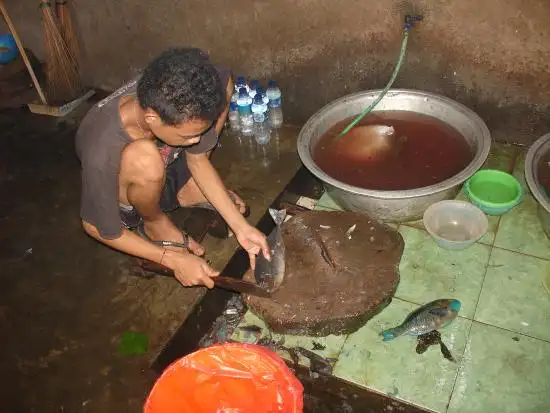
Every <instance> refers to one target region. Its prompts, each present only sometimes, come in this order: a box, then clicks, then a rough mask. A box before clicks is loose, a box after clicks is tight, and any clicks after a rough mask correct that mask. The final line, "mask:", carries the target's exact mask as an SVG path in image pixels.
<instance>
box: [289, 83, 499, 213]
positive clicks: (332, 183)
mask: <svg viewBox="0 0 550 413" xmlns="http://www.w3.org/2000/svg"><path fill="white" fill-rule="evenodd" d="M380 92H381V91H380V90H373V91H366V92H360V93H355V94H352V95H348V96H344V97H343V98H340V99H338V100H336V101H334V102H332V103H330V104H328V105H326V106H325V107H323V108H322V109H321V110H319V111H318V112H317V113H315V114H314V115H313V116H312V117H311V118H310V119H309V120H308V121H307V123H306V124H305V125H304V127H303V128H302V130H301V131H300V134H299V136H298V154H299V156H300V159H301V161H302V163H303V164H304V166H305V167H306V168H307V169H309V170H310V171H311V172H312V173H313V174H314V175H315V176H316V177H317V178H319V179H320V180H321V181H322V182H323V184H324V186H325V189H326V191H327V192H328V193H329V195H330V196H331V197H332V198H333V199H334V200H335V201H336V202H338V204H340V206H341V207H342V208H344V209H347V210H351V211H357V212H362V213H366V214H368V215H370V216H372V217H374V218H376V219H378V220H379V221H383V222H405V221H411V220H416V219H420V218H421V217H422V215H423V214H424V211H425V210H426V209H427V208H428V206H430V205H431V204H433V203H434V202H437V201H441V200H445V199H451V198H454V197H455V196H456V194H457V193H458V191H459V189H460V186H461V184H462V183H463V182H464V181H465V180H466V179H468V178H469V177H470V176H472V175H473V174H474V173H475V172H476V171H477V170H478V169H479V168H480V167H481V166H482V165H483V163H484V162H485V160H486V159H487V156H488V155H489V150H490V147H491V135H490V133H489V129H488V128H487V125H485V123H484V122H483V121H482V120H481V118H480V117H479V116H478V115H476V114H475V113H474V112H472V111H471V110H470V109H468V108H467V107H465V106H464V105H461V104H460V103H458V102H455V101H453V100H451V99H448V98H445V97H443V96H439V95H435V94H432V93H428V92H422V91H416V90H406V89H393V90H391V91H390V92H388V94H387V95H386V96H385V97H384V98H383V99H382V100H381V101H380V103H379V104H378V105H377V106H376V111H387V110H405V111H411V112H415V113H419V114H424V115H428V116H432V117H434V118H437V119H440V120H441V121H443V122H445V123H447V124H449V125H450V126H452V127H454V128H455V129H456V130H457V131H459V132H460V133H461V134H462V136H464V139H465V140H466V141H467V142H468V145H470V147H471V148H472V151H473V153H474V157H473V159H472V161H471V162H470V163H469V164H468V165H467V166H466V167H465V168H464V170H462V171H461V172H459V173H458V174H457V175H455V176H453V177H451V178H449V179H447V180H445V181H442V182H440V183H438V184H435V185H431V186H427V187H423V188H417V189H410V190H399V191H395V190H391V191H380V190H368V189H363V188H358V187H356V186H352V185H348V184H345V183H343V182H340V181H338V180H336V179H334V178H332V177H331V176H329V175H327V174H326V173H325V172H323V171H322V170H321V169H320V168H319V167H318V166H317V165H316V164H315V162H314V161H313V158H312V149H313V148H314V147H315V145H316V143H317V141H318V140H319V138H320V137H321V136H322V135H323V134H324V133H325V132H326V131H327V129H329V128H330V127H331V126H332V125H334V123H336V122H338V121H340V120H343V119H346V118H349V117H351V116H354V115H357V114H358V113H360V112H361V111H362V110H363V109H364V108H365V107H367V106H368V105H369V104H370V103H372V101H374V99H376V97H377V96H378V95H379V93H380Z"/></svg>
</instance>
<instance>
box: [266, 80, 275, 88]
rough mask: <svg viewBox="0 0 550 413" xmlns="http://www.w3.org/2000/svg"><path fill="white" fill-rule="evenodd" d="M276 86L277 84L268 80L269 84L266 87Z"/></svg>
mask: <svg viewBox="0 0 550 413" xmlns="http://www.w3.org/2000/svg"><path fill="white" fill-rule="evenodd" d="M276 86H277V82H276V81H275V80H270V81H269V83H268V84H267V87H276Z"/></svg>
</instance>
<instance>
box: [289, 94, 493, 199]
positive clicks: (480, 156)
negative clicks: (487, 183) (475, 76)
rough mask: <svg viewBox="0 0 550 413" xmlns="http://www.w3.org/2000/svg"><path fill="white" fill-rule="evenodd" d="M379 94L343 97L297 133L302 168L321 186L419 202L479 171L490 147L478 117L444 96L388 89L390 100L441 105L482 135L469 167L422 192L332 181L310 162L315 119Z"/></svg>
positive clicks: (362, 194) (489, 136)
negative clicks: (402, 97) (429, 101)
mask: <svg viewBox="0 0 550 413" xmlns="http://www.w3.org/2000/svg"><path fill="white" fill-rule="evenodd" d="M381 91H382V90H368V91H362V92H357V93H352V94H349V95H345V96H343V97H341V98H339V99H337V100H334V101H333V102H331V103H329V104H327V105H325V106H323V107H322V108H321V109H319V110H318V111H317V112H316V113H315V114H313V115H312V116H311V117H310V118H309V120H308V121H307V122H306V123H305V125H304V126H303V127H302V129H301V130H300V133H299V135H298V140H297V146H298V155H299V157H300V159H301V161H302V163H303V164H304V166H305V167H306V168H307V169H308V170H309V171H310V172H311V173H312V174H313V175H315V176H316V177H317V178H318V179H320V180H321V181H322V182H323V183H325V184H329V185H331V186H333V187H335V188H338V189H340V190H343V191H345V192H349V193H353V194H356V195H361V196H368V197H371V198H379V199H405V198H418V197H422V196H426V195H432V194H435V193H438V192H442V191H445V190H447V189H450V188H454V187H456V186H458V185H460V184H462V183H464V181H466V180H467V179H468V178H470V177H471V176H472V175H473V174H474V173H475V172H476V171H477V170H478V169H480V168H481V167H482V166H483V164H484V163H485V160H486V159H487V156H488V155H489V150H490V147H491V134H490V131H489V128H488V127H487V125H486V124H485V122H484V121H483V120H482V119H481V117H480V116H479V115H477V113H475V112H474V111H472V110H471V109H469V108H468V107H466V106H465V105H463V104H461V103H459V102H457V101H455V100H452V99H450V98H447V97H445V96H442V95H439V94H435V93H431V92H425V91H420V90H415V89H391V90H390V91H389V92H388V93H387V95H386V96H385V97H384V99H386V98H391V97H394V96H396V95H401V94H405V95H409V96H414V97H421V98H429V99H432V100H436V101H438V102H440V103H442V104H443V105H446V106H448V107H450V108H451V109H453V110H455V111H457V112H459V113H462V114H464V115H466V116H467V117H468V118H469V119H470V120H472V121H473V123H474V124H475V125H476V127H477V128H478V129H479V130H480V131H481V135H480V139H479V140H478V148H477V150H476V152H475V154H474V157H473V159H472V160H471V161H470V163H469V164H468V165H467V166H466V167H464V169H462V170H461V171H460V172H459V173H457V174H456V175H453V176H452V177H450V178H448V179H445V180H444V181H441V182H438V183H436V184H434V185H429V186H425V187H421V188H415V189H406V190H374V189H364V188H360V187H357V186H353V185H349V184H346V183H343V182H341V181H339V180H337V179H334V178H332V177H331V176H329V175H328V174H326V173H325V172H324V171H323V170H321V168H319V167H318V166H317V165H316V164H315V162H314V161H313V157H312V155H311V151H310V142H311V138H312V137H311V133H308V132H309V130H310V129H312V128H313V126H314V125H315V124H316V123H317V121H318V119H319V118H321V117H322V116H323V115H324V114H325V113H327V112H329V111H330V110H331V109H332V108H334V107H335V106H340V105H342V104H345V103H346V102H347V101H348V100H352V99H355V98H357V97H361V96H369V97H370V96H377V95H378V94H379V93H380V92H381Z"/></svg>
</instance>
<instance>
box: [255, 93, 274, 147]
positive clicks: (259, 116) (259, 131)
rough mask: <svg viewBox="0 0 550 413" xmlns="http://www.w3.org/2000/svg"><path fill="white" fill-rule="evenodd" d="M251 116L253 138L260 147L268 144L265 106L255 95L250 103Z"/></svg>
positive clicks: (268, 136) (258, 96)
mask: <svg viewBox="0 0 550 413" xmlns="http://www.w3.org/2000/svg"><path fill="white" fill-rule="evenodd" d="M252 114H253V119H254V138H255V139H256V142H258V144H260V145H264V144H266V143H268V142H269V138H270V130H269V124H268V120H267V105H266V104H265V103H264V100H263V98H262V96H261V95H260V94H256V96H255V97H254V101H253V102H252Z"/></svg>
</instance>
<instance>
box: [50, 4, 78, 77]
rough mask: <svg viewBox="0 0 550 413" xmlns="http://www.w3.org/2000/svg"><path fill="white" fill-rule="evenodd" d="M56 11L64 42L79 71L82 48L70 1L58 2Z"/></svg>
mask: <svg viewBox="0 0 550 413" xmlns="http://www.w3.org/2000/svg"><path fill="white" fill-rule="evenodd" d="M55 11H56V14H57V18H58V20H59V28H60V31H61V36H62V37H63V40H65V43H66V44H67V47H68V49H69V51H70V53H71V55H72V56H73V57H74V59H75V62H76V64H77V69H78V67H79V57H80V48H79V45H78V39H77V37H76V30H75V29H74V26H73V21H72V18H71V11H70V9H69V5H68V0H56V2H55Z"/></svg>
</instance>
